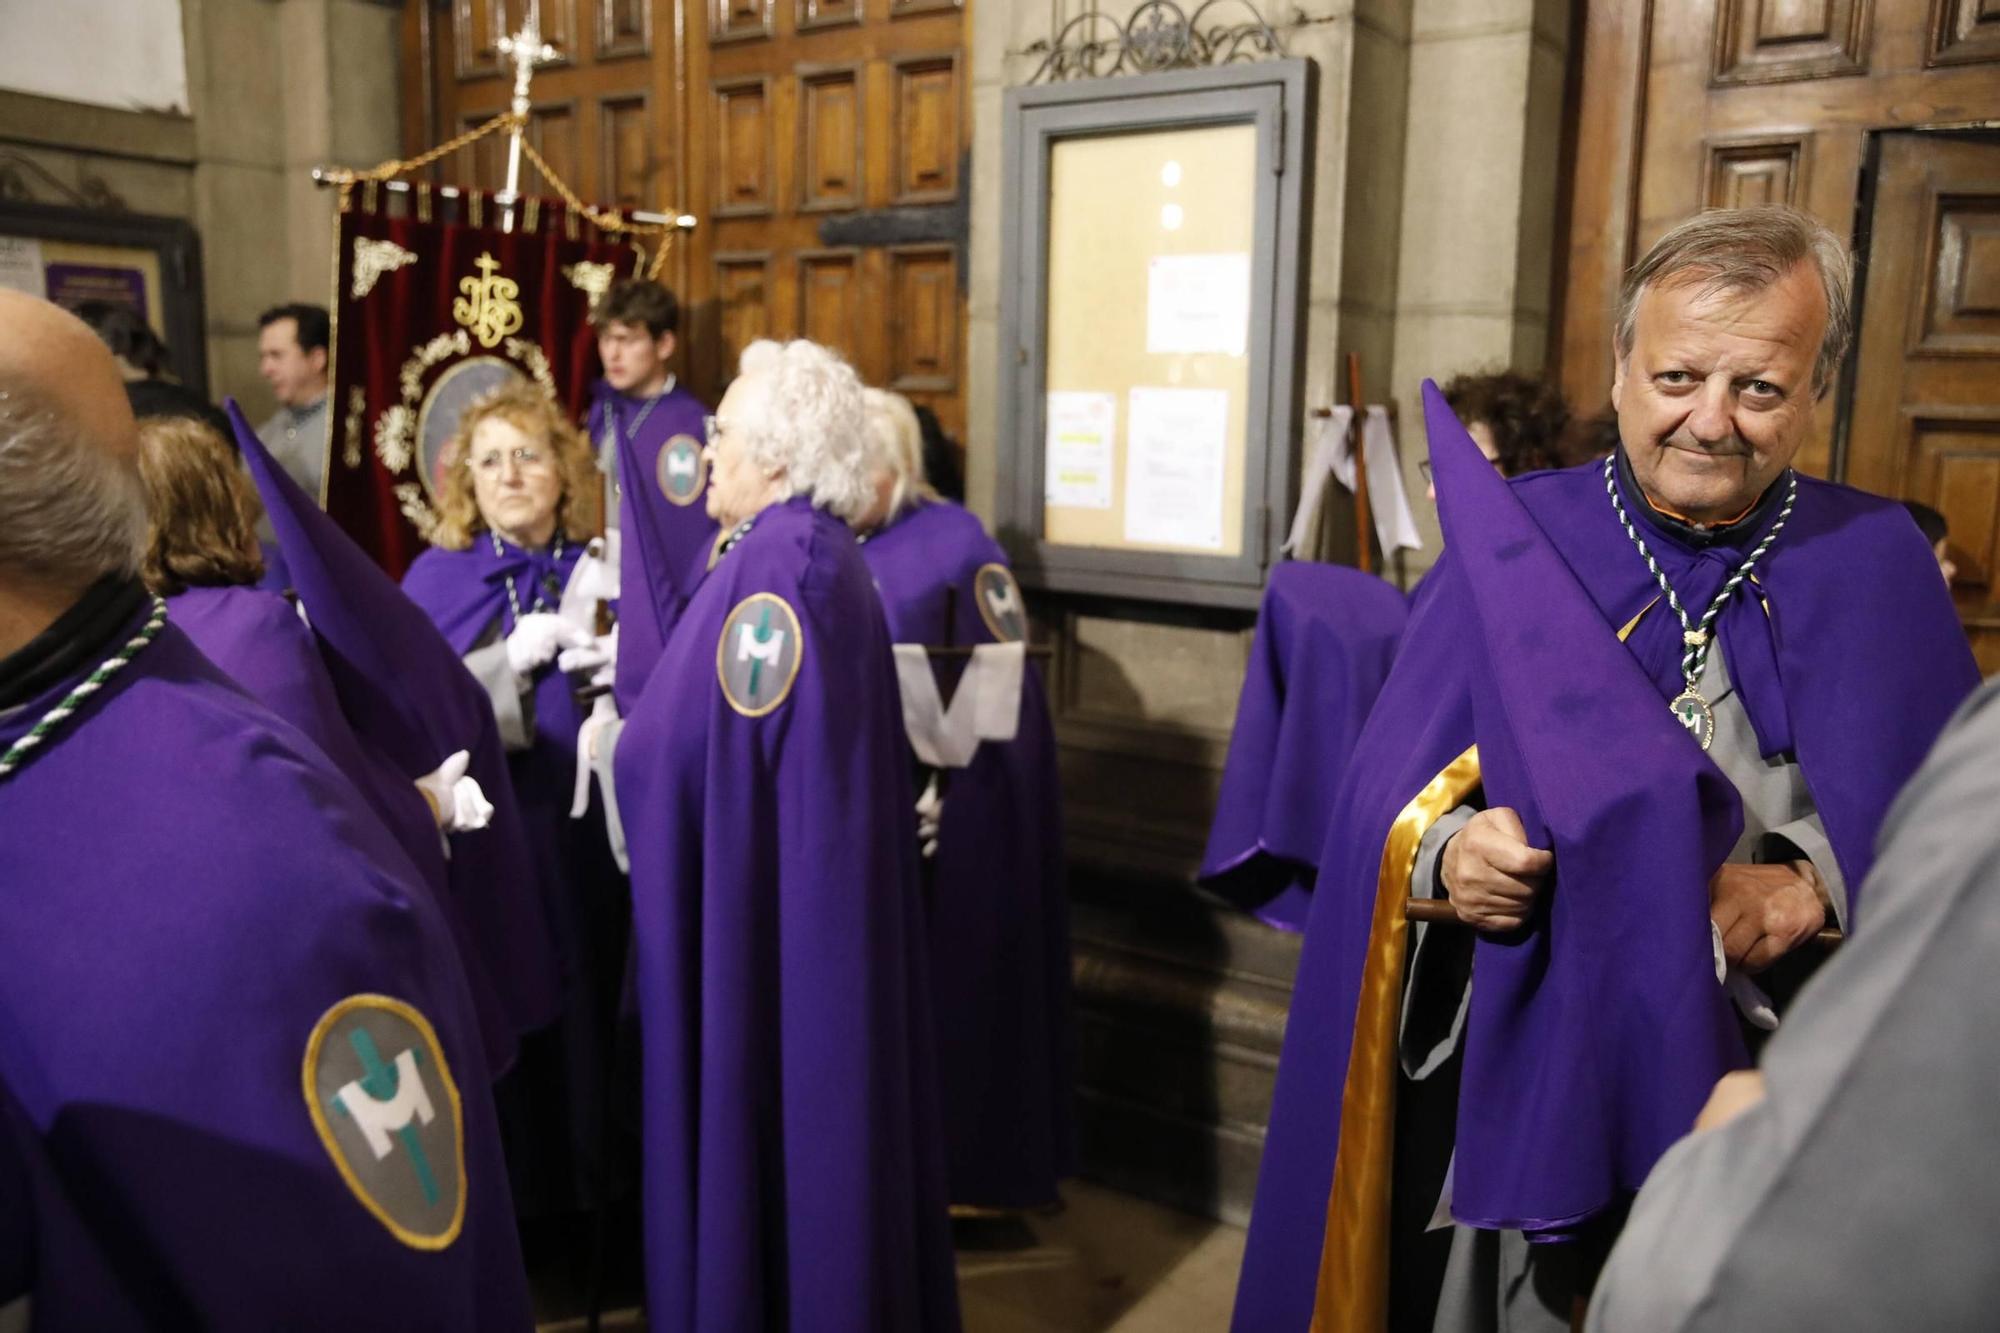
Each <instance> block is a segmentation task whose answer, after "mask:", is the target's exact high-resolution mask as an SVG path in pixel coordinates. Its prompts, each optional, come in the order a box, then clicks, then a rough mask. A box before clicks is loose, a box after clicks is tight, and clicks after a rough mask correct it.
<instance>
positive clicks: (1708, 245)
mask: <svg viewBox="0 0 2000 1333" xmlns="http://www.w3.org/2000/svg"><path fill="white" fill-rule="evenodd" d="M1852 282H1853V269H1852V264H1851V262H1850V260H1849V258H1848V255H1847V251H1846V249H1845V247H1843V246H1842V245H1841V243H1840V241H1839V240H1838V238H1836V237H1835V236H1834V235H1833V233H1832V232H1830V231H1828V230H1827V229H1826V228H1825V227H1824V226H1822V225H1821V224H1820V223H1818V222H1816V221H1814V220H1813V219H1812V218H1810V217H1808V216H1807V215H1806V214H1804V213H1801V212H1799V211H1797V210H1796V209H1790V208H1745V209H1716V210H1712V211H1710V212H1706V213H1702V214H1699V215H1697V216H1696V217H1694V218H1691V219H1689V220H1688V221H1686V222H1684V223H1682V224H1681V225H1680V226H1678V227H1676V228H1674V229H1673V230H1672V231H1670V232H1668V233H1667V234H1666V235H1665V236H1663V237H1661V238H1660V240H1659V242H1658V244H1656V245H1654V246H1653V248H1652V250H1651V251H1649V252H1648V253H1647V255H1646V257H1645V258H1644V259H1642V260H1640V261H1639V263H1638V264H1637V265H1635V266H1634V267H1633V268H1632V270H1631V272H1629V273H1628V274H1626V276H1625V285H1624V290H1623V291H1622V293H1621V294H1620V299H1619V309H1618V326H1617V330H1616V332H1615V334H1614V335H1613V352H1614V354H1615V357H1616V369H1615V374H1614V378H1613V380H1612V386H1611V401H1612V403H1613V404H1615V405H1616V407H1617V409H1618V430H1619V436H1620V438H1621V439H1622V440H1623V441H1624V444H1625V449H1626V452H1627V453H1628V455H1629V456H1630V458H1631V462H1632V472H1633V475H1634V476H1636V477H1637V478H1638V481H1639V484H1640V486H1641V487H1643V488H1644V490H1645V492H1646V495H1647V497H1648V498H1649V499H1650V500H1652V501H1653V503H1654V504H1656V505H1658V506H1660V507H1661V508H1663V509H1668V510H1671V511H1673V512H1674V513H1677V514H1679V515H1680V516H1682V517H1684V518H1687V519H1690V520H1693V521H1695V522H1698V523H1717V522H1723V521H1726V520H1728V519H1731V518H1733V517H1735V516H1736V515H1737V514H1739V513H1741V512H1742V511H1743V510H1745V509H1747V508H1749V507H1750V506H1751V505H1752V504H1754V503H1755V502H1756V500H1757V497H1758V496H1759V495H1761V494H1763V492H1764V488H1765V487H1767V486H1769V485H1770V484H1771V482H1772V481H1774V480H1775V479H1776V478H1777V477H1778V476H1779V475H1780V474H1781V473H1783V472H1784V470H1785V468H1786V467H1788V466H1790V464H1791V461H1792V458H1793V456H1794V455H1796V454H1797V453H1798V451H1799V446H1800V445H1801V444H1803V443H1804V442H1805V434H1806V429H1807V427H1808V425H1809V424H1810V423H1811V420H1812V409H1813V403H1814V402H1815V401H1816V400H1817V399H1818V398H1819V397H1820V395H1822V394H1824V393H1825V392H1826V390H1827V388H1828V387H1829V386H1830V385H1831V384H1832V382H1833V377H1834V374H1835V372H1836V370H1837V369H1838V367H1839V364H1840V358H1841V357H1842V355H1843V354H1844V353H1845V352H1846V350H1847V340H1848V337H1849V334H1850V331H1851V329H1852V314H1851V311H1852V305H1851V301H1850V296H1849V293H1850V290H1851V287H1852Z"/></svg>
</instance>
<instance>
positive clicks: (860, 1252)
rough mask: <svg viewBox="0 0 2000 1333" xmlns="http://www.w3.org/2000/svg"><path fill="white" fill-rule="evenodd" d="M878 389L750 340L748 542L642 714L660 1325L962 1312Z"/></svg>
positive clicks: (680, 631) (718, 422) (744, 475)
mask: <svg viewBox="0 0 2000 1333" xmlns="http://www.w3.org/2000/svg"><path fill="white" fill-rule="evenodd" d="M862 431H863V416H862V406H861V385H860V382H859V380H857V379H856V378H855V375H854V372H853V370H851V369H850V368H849V367H848V366H847V365H846V364H845V363H843V362H842V361H841V360H840V359H839V358H838V357H836V356H835V355H834V354H833V353H831V352H829V351H828V350H826V349H825V348H823V347H819V346H816V345H815V344H812V343H808V342H803V341H801V342H792V343H787V344H785V345H783V346H779V345H778V344H776V343H769V342H760V343H754V344H752V345H751V346H750V347H749V348H748V349H746V350H745V351H744V354H743V362H742V368H741V374H739V376H738V377H737V378H736V380H735V381H734V382H733V383H732V384H731V385H730V387H729V392H728V393H727V394H726V395H724V397H723V401H722V405H721V410H720V411H719V413H718V414H717V416H716V418H715V435H714V437H713V438H712V439H711V441H710V443H709V465H710V467H711V468H712V470H713V471H712V475H711V477H710V480H709V487H708V501H707V503H708V507H709V512H710V513H711V514H712V515H713V516H714V517H715V518H716V519H717V520H718V522H720V523H721V524H722V525H723V528H724V530H725V531H726V532H727V533H728V535H727V537H725V538H724V540H723V541H722V543H721V544H720V546H719V548H718V552H717V559H716V563H715V566H714V568H713V569H711V570H710V571H709V572H708V575H707V577H706V578H705V579H704V580H703V581H702V583H701V586H700V587H699V588H698V589H697V590H696V592H695V595H694V597H693V599H692V600H691V601H690V602H689V603H688V606H687V608H686V610H685V612H684V613H683V614H682V616H681V618H680V621H679V623H678V624H677V625H676V626H675V628H674V631H673V637H672V638H671V640H670V641H669V642H668V644H667V650H666V653H665V655H664V656H662V657H661V659H660V662H659V666H658V668H657V669H656V670H655V671H654V672H653V674H652V676H651V678H650V679H649V680H648V682H647V684H646V688H645V691H644V693H643V694H642V695H641V696H640V698H639V700H638V703H637V704H636V706H635V707H634V708H633V710H632V713H631V715H630V717H629V719H628V720H627V721H626V722H625V723H624V724H623V726H622V729H619V728H617V727H614V728H612V729H609V730H607V731H606V732H605V733H603V734H601V735H600V737H599V739H598V742H597V762H598V764H599V765H600V766H602V765H603V764H604V762H605V760H606V758H607V755H606V752H607V750H612V749H613V747H615V753H614V756H613V757H612V762H611V764H610V767H611V769H612V770H613V772H614V773H615V793H614V795H615V799H616V800H617V802H618V804H619V808H620V810H621V811H622V813H623V816H624V823H625V832H626V838H627V841H628V844H629V846H630V849H631V864H632V916H633V936H634V940H635V943H636V956H637V975H638V996H639V1010H640V1029H641V1040H642V1044H643V1046H644V1051H645V1056H644V1061H645V1072H644V1087H645V1119H644V1140H645V1141H644V1178H645V1189H644V1196H645V1213H646V1226H645V1246H646V1293H647V1311H646V1313H647V1320H648V1322H649V1324H650V1325H651V1327H653V1328H655V1329H659V1330H664V1331H666V1333H698V1331H702V1330H708V1329H716V1328H759V1329H767V1330H769V1329H795V1330H801V1331H802V1333H803V1330H808V1329H810V1330H815V1331H818V1330H827V1331H828V1333H864V1331H867V1333H881V1331H884V1330H890V1331H894V1330H919V1329H925V1330H929V1329H947V1330H948V1329H954V1328H956V1327H957V1326H958V1302H957V1294H956V1291H955V1289H954V1285H953V1271H952V1253H951V1235H950V1225H949V1220H948V1218H947V1214H946V1201H945V1183H944V1157H943V1151H942V1144H941V1142H940V1134H939V1122H938V1108H937V1091H936V1083H935V1073H934V1068H933V1066H934V1062H935V1047H934V1045H933V1038H932V1034H931V1023H930V989H929V978H928V976H927V975H926V960H925V943H924V922H923V915H922V912H923V907H922V903H921V901H920V888H919V875H918V868H917V842H916V828H915V822H914V818H913V816H912V813H911V809H912V802H913V800H914V796H913V794H912V792H911V791H910V781H909V769H908V761H907V755H908V751H907V750H906V748H905V745H904V741H903V735H902V727H901V723H900V717H901V713H900V709H899V706H898V702H897V694H896V677H895V668H894V666H893V664H892V659H891V654H890V649H889V634H888V628H887V626H886V624H885V623H884V621H883V615H882V605H881V602H880V600H879V599H878V598H877V597H876V595H875V589H874V586H873V584H872V583H871V582H870V580H869V577H868V569H867V566H866V565H865V564H864V563H863V562H862V559H861V554H860V552H859V550H858V549H857V548H856V547H855V544H854V535H853V533H852V532H850V531H849V530H848V528H847V525H846V522H845V521H844V520H845V519H850V518H854V517H858V516H859V515H860V513H861V511H862V510H864V509H865V508H866V507H867V505H868V500H869V485H868V477H867V473H866V470H865V465H864V462H863V456H862V448H863V446H862V438H861V437H862Z"/></svg>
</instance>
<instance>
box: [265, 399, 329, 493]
mask: <svg viewBox="0 0 2000 1333" xmlns="http://www.w3.org/2000/svg"><path fill="white" fill-rule="evenodd" d="M257 438H258V439H260V440H262V441H263V442H264V447H265V448H266V449H269V450H270V451H271V457H273V458H275V459H277V460H278V466H279V467H281V468H283V469H284V470H285V472H286V474H287V475H289V476H290V477H291V479H292V480H293V481H296V482H297V483H298V484H299V489H300V490H302V491H304V492H305V493H306V494H307V495H310V496H311V497H312V498H313V500H314V501H315V502H317V503H319V504H322V505H323V504H325V503H326V495H325V492H324V487H325V485H326V452H327V447H328V441H327V434H326V399H325V397H324V396H322V397H321V398H320V400H319V401H318V402H316V403H313V404H311V405H310V406H308V407H281V408H279V409H278V410H277V412H276V414H274V415H273V416H272V417H271V419H270V420H269V421H266V422H265V423H264V424H263V425H261V426H259V427H258V428H257Z"/></svg>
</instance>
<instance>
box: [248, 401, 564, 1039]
mask: <svg viewBox="0 0 2000 1333" xmlns="http://www.w3.org/2000/svg"><path fill="white" fill-rule="evenodd" d="M224 406H225V408H226V410H227V411H228V413H229V420H230V424H231V425H232V426H234V427H235V429H236V443H237V447H238V448H239V449H240V450H241V451H242V453H243V461H244V463H245V465H246V466H248V468H249V469H250V477H251V480H253V481H254V482H255V483H256V484H257V491H258V494H259V495H260V496H261V497H262V498H263V501H264V511H265V513H266V515H267V516H268V517H269V518H270V520H271V528H272V531H273V533H274V534H275V535H276V537H277V540H278V546H279V548H280V549H281V550H282V551H283V552H284V556H285V564H286V567H287V569H288V571H289V573H290V575H291V578H292V586H293V588H294V589H295V590H296V591H297V593H298V596H299V601H300V603H301V604H302V605H303V606H304V607H305V611H306V615H307V616H308V617H309V618H310V620H311V622H312V628H313V633H314V635H315V637H316V638H317V639H318V641H319V646H320V657H321V660H322V661H323V662H324V663H325V664H326V668H327V674H328V675H329V676H330V677H331V678H332V680H333V687H334V692H335V693H336V695H338V697H339V699H340V707H341V713H342V714H343V715H344V716H345V717H346V718H347V721H348V725H349V726H351V727H352V728H353V729H354V732H355V734H356V735H357V736H359V737H361V738H362V739H363V740H364V741H366V742H367V743H368V744H369V745H370V746H371V747H372V748H373V749H374V750H375V751H377V752H378V753H380V754H381V755H382V756H383V757H384V758H386V759H387V760H388V761H389V763H390V764H391V765H393V766H394V768H395V770H396V771H397V772H399V773H402V774H405V775H406V776H408V777H409V778H411V779H415V778H417V777H421V776H422V775H424V774H426V773H429V772H432V771H433V770H435V769H436V768H437V767H438V765H440V764H441V763H443V762H444V760H445V759H446V758H448V757H449V756H450V755H451V754H453V753H454V752H455V751H458V750H467V751H469V752H470V753H471V759H472V763H471V768H470V770H469V771H470V773H471V775H472V776H473V777H474V778H476V779H477V780H478V782H479V785H480V787H481V789H482V790H483V791H484V792H485V793H486V799H487V800H488V801H490V802H491V803H492V805H493V819H492V822H491V823H489V824H488V825H487V826H486V827H485V828H483V829H480V830H478V831H477V832H471V833H460V834H455V835H453V837H452V842H451V853H452V854H451V866H450V872H449V884H450V893H449V895H448V897H447V901H446V904H445V905H446V910H447V911H448V912H452V913H455V914H457V915H458V916H459V917H461V918H462V921H461V922H460V923H459V925H458V926H457V928H456V930H457V933H458V934H459V936H460V938H462V939H467V940H471V941H473V942H474V943H473V945H472V948H471V951H470V952H469V953H468V954H467V955H466V957H465V960H464V961H465V967H466V971H467V972H468V973H471V974H473V976H474V981H473V986H474V990H475V992H477V991H479V990H480V989H481V988H490V990H491V991H492V992H493V993H494V994H496V995H498V996H499V999H500V1003H501V1006H502V1009H503V1013H502V1015H501V1017H503V1018H504V1020H505V1024H506V1027H507V1028H509V1029H511V1031H512V1033H513V1034H515V1035H517V1036H518V1035H519V1034H522V1033H527V1032H532V1031H535V1030H537V1029H540V1028H543V1027H546V1026H548V1024H549V1023H550V1022H551V1021H552V1020H553V1019H554V1018H555V1016H556V1012H557V1008H558V1006H559V1004H560V1001H561V984H562V975H561V967H560V963H559V960H558V956H557V952H556V948H555V943H554V940H553V938H552V936H551V929H550V925H549V922H550V918H551V916H552V915H553V913H552V911H551V909H550V908H549V907H548V906H547V905H546V899H545V895H547V894H548V893H549V889H548V887H547V886H546V885H545V884H544V883H543V882H542V881H541V879H540V878H539V876H537V875H536V874H535V870H534V861H533V858H532V856H531V854H530V852H529V850H528V845H527V841H526V837H525V835H524V833H523V831H522V828H521V815H520V811H519V809H518V808H517V807H516V805H515V802H514V790H513V782H512V780H511V779H510V778H509V776H508V772H507V758H506V752H505V750H504V748H503V746H502V745H501V742H500V734H499V725H498V723H496V722H495V721H494V718H493V707H492V704H491V702H490V701H489V700H488V699H487V697H486V692H485V691H484V690H483V689H481V688H480V687H479V683H478V682H477V681H475V680H474V679H473V678H472V675H471V673H470V672H468V671H467V670H466V669H465V664H464V663H463V662H461V661H459V659H458V655H457V654H456V653H454V652H453V651H452V650H451V645H450V644H448V643H446V642H445V641H444V638H443V637H442V636H441V635H440V634H439V633H438V631H437V629H436V627H435V626H433V625H432V624H431V622H430V620H429V618H428V617H426V616H425V615H424V613H423V612H422V611H420V610H418V609H417V607H416V606H415V604H413V603H412V602H411V601H410V599H409V598H407V597H405V596H404V595H403V594H402V592H401V590H400V589H398V588H397V587H396V585H395V584H394V583H392V582H391V581H390V580H389V576H388V575H387V574H385V573H383V572H382V569H381V567H380V566H378V565H376V564H375V562H374V561H372V560H370V559H369V558H368V555H367V553H366V552H364V551H363V550H362V549H361V548H360V547H359V546H357V545H355V543H354V540H353V539H352V538H351V537H349V536H348V535H347V534H346V533H344V532H342V531H341V530H340V528H339V527H337V526H336V525H335V524H334V522H333V520H332V519H330V518H328V517H327V516H326V514H325V512H324V511H322V510H321V509H320V507H319V505H318V504H317V503H315V502H314V501H313V500H312V499H311V497H309V496H307V495H306V493H305V492H304V491H302V490H300V489H299V487H298V483H296V482H294V481H293V480H292V479H291V478H290V477H289V476H287V475H286V474H285V471H284V469H283V468H281V467H279V466H278V465H277V463H276V462H275V461H273V460H272V458H271V455H270V452H269V451H268V450H266V449H265V448H264V445H263V442H262V441H261V440H259V439H258V438H257V433H256V432H255V431H254V430H252V429H251V428H250V424H249V422H247V421H245V420H244V419H243V413H242V410H241V409H240V408H238V407H237V405H236V402H235V400H233V399H231V400H230V401H228V402H227V403H225V404H224ZM501 1040H504V1033H496V1034H493V1035H492V1036H490V1037H489V1041H488V1044H489V1046H491V1045H495V1044H498V1042H499V1041H501ZM495 1072H496V1073H498V1072H499V1070H498V1068H497V1067H496V1069H495Z"/></svg>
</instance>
